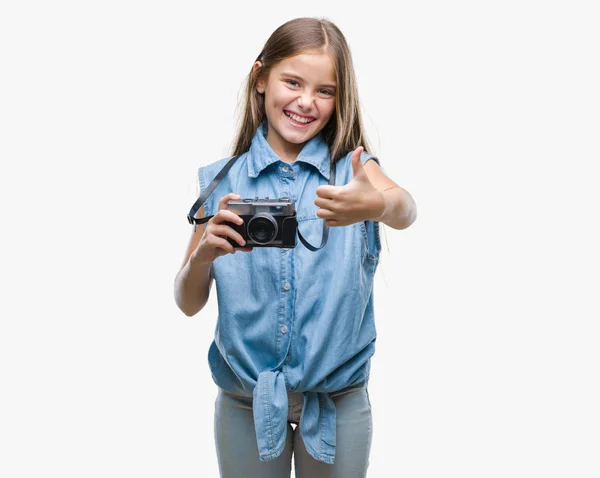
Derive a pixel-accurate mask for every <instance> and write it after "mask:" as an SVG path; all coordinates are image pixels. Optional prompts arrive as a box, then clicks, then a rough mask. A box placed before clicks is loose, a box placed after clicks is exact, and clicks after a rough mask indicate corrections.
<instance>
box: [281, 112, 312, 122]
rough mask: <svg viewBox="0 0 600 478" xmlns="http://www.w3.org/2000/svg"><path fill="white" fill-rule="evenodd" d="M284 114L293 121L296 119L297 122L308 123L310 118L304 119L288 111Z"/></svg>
mask: <svg viewBox="0 0 600 478" xmlns="http://www.w3.org/2000/svg"><path fill="white" fill-rule="evenodd" d="M285 114H286V116H288V117H290V118H292V119H293V120H294V121H297V122H298V123H310V122H311V121H312V120H309V119H306V118H302V117H300V116H298V115H295V114H293V113H288V112H287V111H286V112H285Z"/></svg>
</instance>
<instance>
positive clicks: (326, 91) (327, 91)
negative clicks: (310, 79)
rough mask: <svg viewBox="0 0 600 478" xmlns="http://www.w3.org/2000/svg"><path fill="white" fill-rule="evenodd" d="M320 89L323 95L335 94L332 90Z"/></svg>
mask: <svg viewBox="0 0 600 478" xmlns="http://www.w3.org/2000/svg"><path fill="white" fill-rule="evenodd" d="M320 91H321V93H324V94H325V95H328V96H334V95H335V93H334V92H333V91H329V90H320Z"/></svg>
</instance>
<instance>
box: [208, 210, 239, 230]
mask: <svg viewBox="0 0 600 478" xmlns="http://www.w3.org/2000/svg"><path fill="white" fill-rule="evenodd" d="M211 221H212V224H222V223H223V222H226V221H228V222H233V223H234V224H237V225H238V226H241V225H242V224H244V220H243V219H242V218H241V217H240V216H238V215H237V214H236V213H235V212H233V211H230V210H229V209H221V210H219V211H218V212H217V214H215V215H214V216H213V217H212V219H211V220H210V221H208V222H209V223H210V222H211Z"/></svg>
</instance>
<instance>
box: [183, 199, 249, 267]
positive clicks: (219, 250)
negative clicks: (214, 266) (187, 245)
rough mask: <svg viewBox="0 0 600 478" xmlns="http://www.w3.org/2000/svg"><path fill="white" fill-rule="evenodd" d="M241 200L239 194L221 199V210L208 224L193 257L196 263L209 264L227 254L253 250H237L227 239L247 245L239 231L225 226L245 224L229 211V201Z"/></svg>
mask: <svg viewBox="0 0 600 478" xmlns="http://www.w3.org/2000/svg"><path fill="white" fill-rule="evenodd" d="M240 198H241V196H240V195H239V194H235V193H229V194H227V195H226V196H223V197H222V198H221V199H220V201H219V210H218V212H217V213H216V214H215V215H214V216H213V217H212V218H210V219H209V220H208V222H207V223H206V226H205V227H204V234H203V235H202V238H201V239H200V242H199V243H198V247H196V250H195V251H194V253H193V255H192V259H193V260H194V261H198V262H200V263H203V264H209V263H211V262H213V261H214V260H215V259H216V258H217V257H221V256H224V255H225V254H235V252H236V251H242V252H250V251H251V250H252V247H240V248H235V247H233V246H232V245H231V244H230V243H229V241H228V240H227V239H226V238H227V237H229V238H231V239H233V240H234V241H235V242H237V243H238V244H239V245H240V246H245V245H246V241H244V238H243V237H242V236H241V235H240V234H239V233H238V232H237V231H235V230H234V229H233V228H232V227H230V226H228V225H227V224H223V223H224V222H226V221H228V222H233V223H235V224H239V225H241V224H243V223H244V220H243V219H242V218H241V217H240V216H238V215H237V214H236V213H234V212H233V211H230V210H229V209H227V202H228V201H229V200H231V199H240Z"/></svg>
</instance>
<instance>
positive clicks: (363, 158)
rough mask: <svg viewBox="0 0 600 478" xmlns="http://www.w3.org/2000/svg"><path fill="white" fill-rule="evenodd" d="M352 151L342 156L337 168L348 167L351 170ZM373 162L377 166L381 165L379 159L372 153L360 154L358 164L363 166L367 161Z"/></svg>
mask: <svg viewBox="0 0 600 478" xmlns="http://www.w3.org/2000/svg"><path fill="white" fill-rule="evenodd" d="M353 152H354V151H348V153H346V155H345V156H342V157H341V158H340V159H339V160H338V162H337V164H338V166H342V167H343V166H349V167H350V168H352V164H351V163H352V153H353ZM371 159H372V160H373V161H375V162H376V163H377V164H379V165H381V163H380V162H379V158H378V157H377V156H375V155H374V154H372V153H367V152H365V151H363V152H362V153H360V162H361V163H362V164H363V165H364V164H365V163H366V162H367V161H369V160H371Z"/></svg>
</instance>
